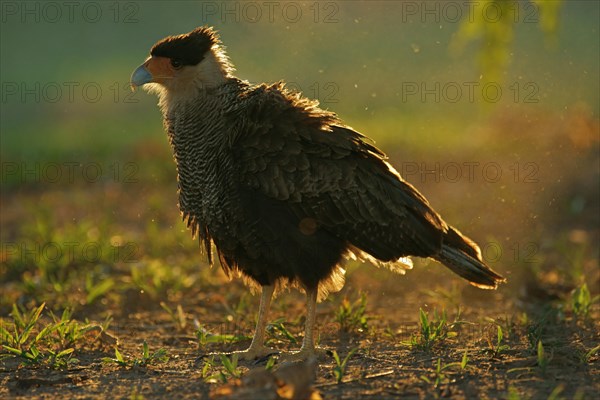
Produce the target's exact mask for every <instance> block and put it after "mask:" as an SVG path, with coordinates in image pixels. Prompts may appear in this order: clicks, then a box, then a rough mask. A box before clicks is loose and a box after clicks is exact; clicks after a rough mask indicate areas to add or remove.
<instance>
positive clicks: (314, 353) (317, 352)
mask: <svg viewBox="0 0 600 400" xmlns="http://www.w3.org/2000/svg"><path fill="white" fill-rule="evenodd" d="M331 356H332V353H331V351H330V350H327V349H323V348H321V347H301V348H300V351H295V352H291V353H286V354H282V355H281V356H279V362H280V363H294V362H299V361H308V360H311V359H315V360H322V359H325V358H327V357H331Z"/></svg>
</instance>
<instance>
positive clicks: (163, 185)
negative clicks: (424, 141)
mask: <svg viewBox="0 0 600 400" xmlns="http://www.w3.org/2000/svg"><path fill="white" fill-rule="evenodd" d="M511 124H512V125H514V122H511ZM528 129H529V130H531V127H528ZM504 131H508V130H504ZM511 131H515V132H520V131H521V130H519V129H511ZM503 135H504V136H503V137H505V136H506V135H505V134H504V133H503ZM153 146H154V147H153ZM547 146H548V147H547V151H548V153H546V152H545V151H546V150H544V149H542V150H544V152H541V153H540V159H539V160H538V161H536V162H538V163H539V165H540V175H539V176H538V178H539V183H537V184H529V183H528V184H524V183H522V182H518V184H512V186H510V185H509V186H508V189H507V187H506V185H502V186H500V185H498V187H497V188H496V187H494V186H492V185H490V184H489V183H487V182H473V183H469V186H468V187H465V190H456V186H455V184H454V186H452V187H451V188H450V186H448V185H446V186H444V184H443V183H434V184H432V185H431V186H429V185H423V184H421V185H418V186H419V188H420V190H423V191H424V193H425V194H426V195H427V196H428V197H430V198H432V199H436V200H435V201H434V202H433V204H434V207H438V206H439V205H443V207H442V208H443V209H442V210H440V211H441V212H442V215H445V216H446V218H448V219H449V220H451V221H452V222H453V223H455V224H456V225H457V226H459V227H460V228H461V229H463V230H464V231H465V232H466V233H468V234H469V235H471V236H473V237H475V238H478V240H479V241H480V244H482V248H483V249H484V250H486V249H487V250H488V252H486V251H484V253H485V254H484V255H485V256H486V257H488V259H489V257H492V256H494V253H493V252H492V253H489V250H490V249H491V250H494V249H496V250H503V253H502V254H501V257H500V254H496V255H497V256H498V257H492V258H494V259H493V260H491V261H490V263H491V264H492V265H493V267H494V268H495V269H497V270H498V271H499V272H500V273H502V274H504V275H506V277H507V278H508V282H507V283H506V284H503V285H501V286H500V287H499V289H498V290H497V291H483V290H479V289H476V288H473V287H471V286H469V285H468V284H467V283H466V282H464V281H462V280H461V279H460V278H458V277H456V276H454V275H453V274H452V273H451V272H449V271H448V270H447V269H446V268H443V267H442V266H440V265H439V264H436V263H434V262H427V261H422V262H416V263H415V268H414V269H413V270H412V271H408V273H407V274H406V275H405V276H399V275H394V274H392V273H391V272H389V271H387V270H385V269H378V268H376V267H373V266H371V265H368V264H365V265H361V264H357V263H350V264H348V265H347V269H348V274H347V279H346V285H345V287H344V289H343V290H342V291H341V292H340V293H337V294H332V295H330V296H329V298H328V299H327V300H326V301H324V302H323V303H321V304H320V305H319V306H318V315H317V318H318V332H317V338H318V342H319V344H320V346H321V347H323V348H325V349H327V350H328V351H329V353H328V354H326V355H324V356H323V357H322V358H320V359H319V360H318V362H317V363H316V364H315V363H307V364H299V365H292V366H290V365H284V364H281V363H278V362H277V360H276V357H275V359H274V361H275V363H274V364H273V361H269V360H262V361H261V362H258V363H251V362H244V361H239V363H238V364H237V365H235V362H234V361H233V360H232V359H231V358H227V359H223V358H221V357H220V356H219V355H211V353H218V352H231V351H234V350H240V349H244V348H246V347H247V346H248V344H249V343H250V339H251V335H252V334H253V330H254V323H255V319H256V313H257V310H258V298H257V296H252V295H250V294H249V292H248V290H247V288H245V287H244V286H243V284H242V283H241V282H240V281H236V280H234V281H229V280H228V279H227V278H226V277H225V276H224V275H223V272H222V271H221V269H220V268H219V267H218V266H215V267H213V268H212V269H211V268H209V267H208V265H206V263H205V261H204V260H205V256H204V255H201V254H200V250H199V248H198V243H197V242H195V241H193V240H191V239H190V237H189V232H188V231H186V229H185V227H184V226H183V224H182V223H181V222H180V221H179V220H178V215H177V209H176V202H177V198H176V196H177V195H176V186H175V177H174V171H173V166H172V160H171V159H170V157H171V156H170V154H168V148H166V146H165V144H164V143H159V144H157V145H143V147H140V148H139V149H134V150H133V152H132V154H129V155H128V156H126V157H124V159H135V160H136V162H137V163H138V165H139V171H147V174H148V176H140V177H139V178H140V179H139V181H138V182H117V183H115V182H112V181H104V182H99V183H94V184H88V183H85V182H83V183H81V182H79V183H77V182H75V183H74V184H73V183H72V182H66V183H64V182H63V183H58V184H54V185H46V186H45V187H39V186H34V185H29V186H27V185H20V186H16V187H12V188H10V190H3V192H2V198H1V199H0V200H1V202H2V215H1V217H2V218H1V220H2V221H1V222H2V244H3V245H2V254H1V255H2V259H1V261H2V264H1V265H0V276H2V279H1V282H2V283H1V288H0V290H1V292H0V295H1V297H0V317H1V320H0V321H1V323H0V327H2V328H3V329H5V330H4V331H2V332H4V333H2V348H1V349H0V398H6V399H8V398H11V399H12V398H14V399H47V398H74V399H78V398H82V399H83V398H128V399H142V398H145V399H159V398H160V399H162V398H165V397H167V396H168V397H170V398H174V399H175V398H177V399H179V398H182V399H192V398H219V399H221V398H223V399H227V398H232V399H234V398H235V399H251V398H256V399H269V398H272V399H276V398H313V399H318V398H324V399H333V398H341V399H344V398H347V399H355V398H373V399H387V398H398V397H401V398H408V399H425V398H455V399H463V398H464V399H472V398H482V399H486V398H487V399H492V398H502V399H530V398H531V399H594V398H597V394H598V393H600V304H599V303H598V295H599V293H600V272H599V271H600V269H599V268H598V246H597V243H598V239H599V234H598V225H597V217H598V215H597V208H595V207H597V201H598V195H597V185H596V186H594V180H595V178H594V177H595V176H597V175H594V174H580V173H579V171H580V170H579V169H569V168H570V167H568V165H569V163H570V162H571V161H569V160H578V162H579V163H580V164H581V165H596V166H597V157H598V155H597V152H596V151H595V150H594V149H595V148H590V149H589V150H586V151H585V152H581V151H579V150H572V153H566V150H565V149H566V148H567V147H566V145H562V144H560V145H557V144H555V143H552V142H548V144H547ZM157 149H159V150H157ZM553 149H560V152H561V153H562V154H563V155H564V157H563V158H560V157H551V158H548V156H547V155H545V154H551V153H549V152H551V151H554V150H553ZM506 151H507V154H511V153H510V151H511V150H510V141H509V143H508V144H507V150H506ZM540 151H541V150H540ZM577 151H579V152H577ZM140 155H143V156H140ZM391 156H392V158H402V156H403V154H402V153H398V154H395V153H392V155H391ZM442 156H443V154H439V155H437V156H436V155H435V154H434V155H432V159H437V158H436V157H442ZM127 157H129V158H127ZM465 157H466V158H465V159H469V158H468V157H473V158H474V156H473V155H467V156H465ZM507 157H508V156H507ZM532 157H533V156H532ZM508 161H510V160H508ZM594 163H596V164H594ZM163 166H164V167H163ZM594 168H596V167H594ZM557 176H558V177H560V179H559V180H558V181H557V180H556V177H557ZM500 183H502V182H500ZM595 183H596V184H597V181H596V182H595ZM477 185H479V186H477ZM450 189H452V190H450ZM496 189H497V190H496ZM508 190H510V192H508V193H507V191H508ZM464 193H466V194H467V195H463V194H464ZM475 194H476V196H475ZM582 196H583V198H587V199H591V200H588V201H587V203H585V204H584V206H582V207H579V208H578V210H579V211H578V213H573V212H572V213H568V212H562V211H560V210H563V209H565V207H568V204H569V203H568V201H571V200H569V199H574V200H572V201H575V200H577V199H579V198H581V197H582ZM586 196H587V197H586ZM499 197H501V198H503V199H504V198H506V199H511V198H514V199H515V200H514V202H518V203H515V204H519V207H516V206H515V205H514V204H513V203H512V202H511V201H508V202H498V201H497V199H498V198H499ZM555 198H558V199H559V200H558V201H556V200H552V201H550V200H548V199H555ZM442 199H444V200H445V203H444V202H442V201H441V200H442ZM525 199H527V200H525ZM467 203H468V204H469V207H468V208H465V204H467ZM490 204H498V206H497V207H496V209H494V210H490ZM548 204H550V206H548ZM565 204H567V206H565ZM571 204H579V203H571ZM467 218H472V219H470V220H469V219H467ZM492 235H493V236H492ZM482 240H483V241H487V242H481V241H482ZM51 243H54V246H56V245H58V246H59V248H60V246H61V244H62V245H63V247H64V248H63V250H66V249H67V246H66V245H67V244H69V246H71V247H72V246H73V245H72V243H75V244H76V246H75V247H74V249H75V250H74V251H73V252H67V251H64V252H63V257H54V256H52V254H48V253H47V252H46V251H45V250H47V249H46V247H48V245H49V244H51ZM92 244H94V245H95V246H96V247H97V248H98V249H101V250H102V254H100V255H98V254H96V256H94V255H92V256H90V255H89V254H87V253H85V252H84V251H82V250H81V249H82V248H84V249H85V248H86V247H94V246H91V245H92ZM71 247H69V248H71ZM584 284H587V285H586V286H585V290H584ZM587 289H589V291H587ZM586 293H587V294H586ZM361 294H364V295H363V297H361ZM578 296H579V297H578ZM361 299H362V302H361ZM43 303H44V304H45V308H44V310H43V312H42V313H41V316H40V318H39V320H38V321H37V323H36V324H35V325H34V327H33V329H32V331H31V334H30V335H29V337H28V338H26V339H24V341H23V343H21V345H20V346H17V345H15V344H14V341H11V339H10V336H11V335H12V332H14V330H15V328H14V326H15V311H14V308H13V305H14V307H17V309H19V310H21V313H27V312H31V310H34V309H35V307H39V306H40V305H41V304H43ZM65 309H66V310H71V311H72V314H71V315H70V316H69V317H68V318H66V319H65V321H64V322H56V318H57V317H56V316H60V315H61V313H63V311H64V310H65ZM420 310H423V312H424V313H423V316H425V318H426V321H425V324H426V325H429V330H428V331H427V330H426V329H424V328H425V327H426V326H424V323H423V320H421V316H420ZM304 312H305V305H304V297H303V295H302V294H300V293H298V292H294V291H292V292H288V293H284V294H282V295H281V296H280V297H278V298H277V299H276V300H275V301H274V304H273V306H272V313H271V315H270V316H269V321H270V325H269V329H268V333H267V338H268V342H267V344H268V345H269V346H271V347H273V348H274V349H277V350H280V351H288V350H294V349H298V348H299V347H300V343H301V341H302V336H303V324H304V318H305V317H304ZM444 313H445V315H446V319H445V320H444V319H443V318H442V317H441V316H442V315H443V314H444ZM53 315H55V317H54V319H53V317H52V316H53ZM52 324H54V326H55V328H53V329H55V330H53V331H52V332H50V334H47V335H46V336H45V339H43V340H42V339H40V340H39V341H38V342H37V344H36V346H37V350H39V351H40V354H41V355H39V356H38V357H37V358H36V361H31V360H30V359H27V357H26V356H24V355H23V354H24V353H19V352H20V351H23V352H27V351H31V348H32V343H34V340H35V338H36V337H37V336H36V335H41V336H44V335H42V331H43V329H44V327H47V326H51V325H52ZM69 324H71V325H69ZM66 325H68V326H74V327H75V328H73V329H74V331H73V332H75V333H73V332H71V335H72V336H73V338H72V340H71V339H70V340H66V339H65V338H64V337H61V336H60V334H59V332H60V329H62V328H64V327H65V326H66ZM500 332H501V336H499V333H500ZM46 333H48V332H46ZM144 343H147V346H148V352H147V354H145V355H144V351H143V344H144ZM7 346H8V347H11V348H15V347H19V349H16V351H17V353H19V354H20V355H18V354H16V353H15V352H14V351H12V352H11V351H10V350H9V349H7ZM115 348H116V349H118V351H119V354H120V355H121V356H122V358H121V359H120V360H119V359H118V357H117V354H116V352H115ZM71 349H72V350H71ZM51 351H54V352H55V353H56V352H58V351H68V352H71V353H69V354H67V355H64V356H63V357H62V359H61V360H62V361H61V362H58V361H57V359H56V357H54V358H53V356H52V353H51ZM157 352H158V353H157ZM334 352H335V354H336V355H338V356H339V359H338V360H336V359H335V358H334V357H333V356H332V355H333V354H334ZM347 356H349V357H348V358H347V360H345V359H346V357H347ZM59 358H60V357H59ZM344 361H346V362H344ZM294 396H295V397H294Z"/></svg>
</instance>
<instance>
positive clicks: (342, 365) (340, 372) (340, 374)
mask: <svg viewBox="0 0 600 400" xmlns="http://www.w3.org/2000/svg"><path fill="white" fill-rule="evenodd" d="M357 351H358V347H355V348H353V349H352V350H350V352H349V353H348V355H346V357H344V359H343V360H341V361H340V356H339V355H338V353H337V351H335V350H334V351H333V359H334V360H335V367H334V368H333V375H334V376H335V380H336V382H337V383H342V379H344V374H345V373H346V366H347V364H348V360H349V359H350V357H352V356H353V355H354V353H356V352H357Z"/></svg>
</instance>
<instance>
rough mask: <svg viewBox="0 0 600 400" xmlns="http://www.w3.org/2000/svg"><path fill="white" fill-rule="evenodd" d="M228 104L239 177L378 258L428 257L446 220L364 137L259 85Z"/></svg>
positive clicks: (313, 106)
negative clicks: (232, 105)
mask: <svg viewBox="0 0 600 400" xmlns="http://www.w3.org/2000/svg"><path fill="white" fill-rule="evenodd" d="M244 100H245V101H244V102H243V104H244V107H242V108H239V109H236V110H232V111H231V114H230V117H231V121H235V124H236V126H237V127H236V130H235V131H236V133H235V134H234V135H233V137H232V138H231V141H230V143H231V151H232V152H233V160H234V162H235V163H236V170H237V174H238V179H239V184H240V185H242V186H244V187H247V188H250V189H251V190H253V191H255V192H256V193H257V201H258V199H259V198H260V196H259V195H258V194H260V195H261V196H262V195H264V196H267V197H268V198H271V199H275V200H277V201H279V202H283V203H285V204H286V206H287V207H289V209H290V210H292V211H293V213H294V214H295V215H296V216H297V217H298V218H299V219H300V220H303V221H304V220H306V221H309V223H316V226H317V227H318V228H320V229H324V230H327V231H329V232H331V233H332V234H333V235H335V236H336V237H338V238H342V239H344V240H346V241H347V242H348V243H349V244H352V245H353V246H355V247H357V248H359V249H361V250H363V251H364V252H366V253H369V254H371V255H372V256H374V257H376V258H378V259H380V260H383V261H391V260H396V259H398V258H400V257H402V256H407V255H415V256H421V257H427V256H434V255H436V254H437V253H439V251H440V250H441V246H442V238H443V236H444V233H445V232H446V231H447V229H448V228H447V226H446V224H445V223H444V222H443V221H442V220H441V218H440V217H439V216H438V215H437V213H436V212H435V211H434V210H433V209H432V208H431V207H430V206H429V204H428V202H427V200H425V198H424V197H423V196H422V195H421V194H420V193H418V192H417V190H416V189H415V188H414V187H413V186H411V185H410V184H409V183H407V182H405V181H403V180H402V179H401V178H400V176H399V175H398V174H397V173H396V172H395V171H393V169H392V168H391V167H390V166H389V164H387V163H386V162H385V155H384V154H383V153H382V152H381V151H380V150H378V149H377V148H375V147H374V146H373V145H371V144H369V143H368V142H367V141H366V139H365V137H364V136H362V135H361V134H359V133H357V132H355V131H354V130H352V129H351V128H349V127H346V126H343V124H342V123H341V122H340V121H339V120H338V119H337V118H336V116H335V115H334V114H332V113H328V112H323V111H321V110H319V109H318V108H317V107H316V104H315V103H311V102H309V101H307V100H304V99H302V98H300V97H299V96H296V95H292V94H289V93H286V92H285V91H284V90H283V89H282V87H281V86H272V87H266V86H261V87H259V88H256V89H254V91H252V92H251V93H249V94H248V95H247V98H245V99H244Z"/></svg>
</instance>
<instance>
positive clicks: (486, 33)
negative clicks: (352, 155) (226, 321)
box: [0, 1, 600, 273]
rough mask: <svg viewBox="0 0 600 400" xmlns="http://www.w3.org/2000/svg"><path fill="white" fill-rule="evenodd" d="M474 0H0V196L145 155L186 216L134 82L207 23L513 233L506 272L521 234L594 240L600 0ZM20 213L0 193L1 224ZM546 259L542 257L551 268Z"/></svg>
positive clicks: (486, 220) (421, 178) (243, 57)
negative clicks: (57, 175)
mask: <svg viewBox="0 0 600 400" xmlns="http://www.w3.org/2000/svg"><path fill="white" fill-rule="evenodd" d="M477 4H479V6H478V7H476V8H473V7H471V6H469V5H467V3H464V2H451V1H448V2H433V1H422V2H410V1H407V2H402V1H368V2H361V1H351V2H274V3H264V2H220V1H217V2H209V1H205V2H192V1H182V2H177V1H168V2H167V1H147V2H137V1H136V2H127V1H125V2H118V3H116V2H75V3H74V6H72V7H67V6H66V5H64V4H62V3H44V2H3V3H2V7H3V8H2V25H1V43H0V48H1V50H0V51H1V54H0V55H1V58H0V63H1V75H2V76H1V80H2V103H1V105H2V107H1V114H0V120H1V145H2V146H1V157H2V163H3V171H2V184H3V189H2V192H3V193H2V195H3V196H4V199H5V200H6V198H7V196H8V197H10V196H12V195H17V194H19V193H23V192H24V191H27V193H38V194H34V197H35V198H37V199H38V200H39V201H41V202H43V201H44V200H43V199H44V197H43V196H42V194H40V193H41V192H43V191H44V190H45V189H48V188H49V187H51V188H53V189H60V190H62V191H63V193H69V191H71V190H79V189H81V187H79V186H73V185H71V183H72V182H65V179H62V181H61V182H59V185H58V186H57V185H52V186H51V185H50V183H53V184H54V182H48V179H44V176H43V175H44V171H43V168H44V166H45V165H48V163H56V164H58V165H59V169H62V171H61V172H62V173H63V174H65V173H66V172H67V168H66V167H64V165H65V164H64V163H75V164H76V165H87V164H88V163H97V164H99V165H101V166H102V167H103V168H104V172H103V174H104V175H103V176H102V182H104V183H107V181H110V182H109V183H127V182H124V181H123V175H122V174H121V175H120V177H119V178H117V179H111V176H112V175H111V176H107V175H109V174H108V173H107V172H106V171H107V170H109V169H110V168H111V167H112V168H113V169H118V170H119V171H120V172H121V173H123V172H127V171H126V168H127V166H128V165H131V163H135V171H134V172H135V177H136V182H142V183H144V182H146V183H148V184H150V185H167V188H166V189H165V190H164V193H168V194H169V196H171V197H169V201H168V202H165V203H166V204H169V207H168V208H166V211H165V212H166V213H167V214H169V215H172V219H173V220H176V218H177V211H176V208H175V202H176V197H175V196H176V195H175V190H176V189H175V168H174V164H173V162H172V160H171V155H170V149H169V147H168V143H167V140H166V135H165V134H164V132H163V128H162V124H161V115H160V112H159V110H158V109H157V107H156V98H155V97H154V96H152V95H148V94H147V93H145V92H144V91H137V92H135V93H132V92H131V91H130V89H129V84H128V81H129V76H130V74H131V72H132V71H133V70H134V68H136V67H137V66H138V65H139V64H140V63H142V62H143V61H144V59H145V58H146V57H147V55H148V52H149V49H150V47H151V46H152V45H153V44H154V43H155V42H156V41H158V40H160V39H161V38H163V37H165V36H167V35H171V34H179V33H185V32H188V31H190V30H191V29H193V28H195V27H197V26H200V25H211V26H214V27H216V28H217V29H218V30H219V31H220V34H221V39H222V41H223V43H224V44H225V46H226V47H227V51H228V53H229V55H230V57H231V59H232V61H233V63H234V64H235V66H236V68H237V75H238V76H239V77H241V78H243V79H247V80H249V81H251V82H272V81H277V80H285V81H287V82H288V84H289V86H291V87H293V88H295V89H298V90H301V91H302V92H303V93H304V94H305V95H306V96H308V97H311V98H318V99H319V100H320V101H321V105H322V107H324V108H327V109H330V110H333V111H336V112H337V113H338V114H339V115H340V116H341V118H342V119H343V120H344V121H346V122H347V123H348V124H349V125H351V126H352V127H354V128H355V129H357V130H359V131H360V132H362V133H364V134H366V135H368V136H370V137H371V138H373V139H374V140H375V142H376V143H377V145H378V146H380V147H382V148H383V149H384V151H386V153H387V154H389V156H390V159H391V161H392V163H393V164H394V165H395V166H396V167H397V169H398V170H399V171H400V172H401V173H403V175H404V176H405V177H406V178H407V180H409V181H411V182H412V183H414V184H415V186H417V187H418V188H419V190H421V191H423V192H424V194H425V195H426V196H427V197H429V198H430V199H431V202H432V204H433V205H434V207H436V208H437V209H438V210H439V211H440V212H442V214H443V215H445V216H446V218H447V219H448V220H449V221H450V222H451V223H453V224H458V225H459V226H461V229H462V230H464V231H466V232H467V233H469V234H471V235H473V236H475V237H476V238H477V239H478V240H479V241H480V242H483V243H496V242H501V243H502V246H503V247H502V248H503V249H505V251H504V254H505V255H506V254H507V253H508V249H509V248H510V249H513V250H511V252H515V250H514V249H515V248H517V249H520V250H516V253H515V254H516V256H515V257H512V258H510V259H509V258H503V259H501V260H500V259H499V260H498V261H499V262H501V263H503V265H504V266H505V267H506V269H508V270H509V271H510V270H512V269H514V268H513V267H511V265H513V266H514V265H517V264H519V263H522V262H530V261H531V259H530V258H529V256H530V255H531V254H530V253H528V252H527V251H524V250H522V249H523V248H525V247H527V246H529V245H532V244H533V245H534V247H535V249H537V250H536V251H534V252H533V253H534V255H535V256H536V257H537V256H539V255H540V254H542V253H543V252H542V251H538V250H539V249H543V248H544V246H548V247H550V248H554V247H553V246H555V245H556V243H557V242H558V243H563V242H564V243H566V244H567V247H568V244H569V243H571V244H572V241H573V240H575V241H577V240H579V241H580V242H581V237H582V236H581V235H580V234H581V233H582V232H583V235H584V242H585V243H587V244H590V243H594V242H595V238H597V236H598V230H597V227H598V223H599V222H600V218H599V195H598V177H599V174H598V164H599V163H598V116H599V90H598V88H599V70H600V67H599V60H600V58H599V48H600V46H599V37H600V35H599V34H598V16H599V12H600V11H599V3H598V2H595V1H593V2H592V1H568V2H551V1H535V2H529V1H520V2H478V3H477ZM486 7H487V8H486ZM498 10H500V12H503V13H504V15H503V16H502V18H500V17H499V16H498V14H497V12H498ZM483 12H485V14H482V13H483ZM482 15H484V17H483V20H482ZM461 16H462V17H463V18H459V17H461ZM465 18H466V20H467V21H470V22H469V23H465ZM482 21H483V22H482ZM498 90H500V91H498ZM490 98H492V100H493V101H490ZM487 167H490V168H491V169H486V168H487ZM27 169H29V170H31V169H33V170H34V172H33V173H29V174H28V173H27V172H26V170H27ZM36 169H37V172H35V171H36ZM428 171H433V172H428ZM36 173H37V175H36ZM84 183H85V182H84ZM88 183H89V182H88ZM129 187H131V186H129ZM127 188H128V186H124V189H127ZM135 191H136V194H138V195H139V196H140V198H143V199H145V198H146V197H147V192H146V189H144V188H139V187H136V189H135ZM36 196H37V197H36ZM5 204H6V203H5ZM102 204H103V203H98V205H102ZM147 204H148V203H147V202H145V201H140V202H137V203H136V207H138V208H141V209H144V208H146V209H150V208H151V206H150V205H147ZM161 204H162V203H161ZM117 212H118V211H117ZM142 215H143V213H142ZM13 217H14V214H13V210H12V209H10V208H7V207H6V206H4V207H3V210H2V221H3V225H4V227H5V228H6V227H9V226H12V225H11V224H15V223H16V222H15V221H14V218H13ZM138 217H139V214H138ZM140 218H142V217H140ZM17 224H18V223H17ZM15 229H16V228H15ZM6 232H9V233H6ZM10 232H15V230H14V229H5V230H4V232H3V234H2V236H3V240H8V239H10V238H11V233H10ZM578 234H579V236H578ZM15 235H16V234H15ZM573 238H575V239H573ZM578 238H579V239H578ZM592 247H593V248H595V246H592ZM593 253H594V254H596V253H597V250H593ZM511 254H512V253H511ZM489 258H493V255H492V256H490V257H488V259H489ZM549 258H551V257H542V258H536V259H535V260H536V263H538V264H544V263H547V264H548V266H549V267H552V268H553V267H554V266H555V265H554V261H548V259H549ZM593 258H594V259H597V257H595V256H594V257H593ZM492 261H494V260H492ZM507 264H508V266H507ZM565 268H568V267H567V266H565ZM506 269H505V271H506ZM501 270H502V268H501ZM509 273H510V272H509Z"/></svg>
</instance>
